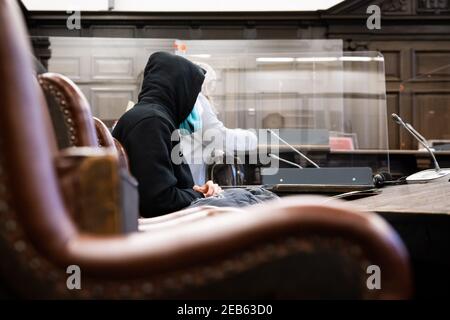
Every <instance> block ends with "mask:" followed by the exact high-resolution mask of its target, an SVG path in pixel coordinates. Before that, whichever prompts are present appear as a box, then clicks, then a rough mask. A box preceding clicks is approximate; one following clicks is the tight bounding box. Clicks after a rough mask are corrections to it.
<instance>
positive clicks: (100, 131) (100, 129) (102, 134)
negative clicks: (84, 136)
mask: <svg viewBox="0 0 450 320" xmlns="http://www.w3.org/2000/svg"><path fill="white" fill-rule="evenodd" d="M94 123H95V130H96V131H97V137H98V144H99V145H100V146H101V147H106V148H115V149H116V151H117V156H118V157H119V163H120V166H121V168H126V169H127V170H128V172H129V171H130V166H129V162H128V156H127V153H126V151H125V149H124V148H123V146H122V145H121V144H120V142H119V141H118V140H117V139H115V138H113V136H112V135H111V132H110V131H109V129H108V127H106V125H105V124H104V123H103V121H102V120H100V119H98V118H96V117H94Z"/></svg>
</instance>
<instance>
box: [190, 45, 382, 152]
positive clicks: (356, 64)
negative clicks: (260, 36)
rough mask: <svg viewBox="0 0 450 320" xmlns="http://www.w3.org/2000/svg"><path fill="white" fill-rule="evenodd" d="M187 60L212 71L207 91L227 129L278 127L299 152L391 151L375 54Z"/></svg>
mask: <svg viewBox="0 0 450 320" xmlns="http://www.w3.org/2000/svg"><path fill="white" fill-rule="evenodd" d="M185 56H186V57H187V58H189V59H191V60H193V61H195V62H197V63H199V64H200V65H206V66H208V67H210V68H211V70H214V71H213V73H214V75H213V76H212V77H210V78H209V79H207V83H206V88H205V89H206V92H205V93H206V94H207V95H208V98H209V99H210V101H211V102H212V104H213V105H214V107H215V109H216V110H217V113H218V116H219V117H220V119H221V120H222V121H223V122H224V124H225V125H226V126H227V127H229V128H247V129H250V128H254V129H278V130H280V133H281V135H282V136H283V137H284V138H286V139H285V140H287V141H288V142H289V143H292V144H293V145H295V146H303V147H304V148H312V149H314V148H330V150H342V151H343V150H347V151H351V150H386V149H388V135H387V128H386V127H387V114H386V89H385V76H384V59H383V57H382V56H381V55H380V54H379V53H377V52H331V51H330V52H323V51H322V52H303V53H296V54H292V53H284V54H281V53H276V54H273V53H272V54H271V53H265V54H261V53H243V54H242V53H241V54H239V53H236V54H234V55H232V56H230V55H228V54H224V55H222V54H212V55H201V54H198V55H185Z"/></svg>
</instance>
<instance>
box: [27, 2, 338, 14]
mask: <svg viewBox="0 0 450 320" xmlns="http://www.w3.org/2000/svg"><path fill="white" fill-rule="evenodd" d="M22 2H23V3H24V4H25V7H26V8H27V9H28V10H30V11H69V10H70V11H71V10H79V11H107V10H108V8H109V5H110V4H111V3H113V4H114V9H113V11H120V12H177V11H178V12H208V11H211V12H239V11H316V10H324V9H328V8H330V7H332V6H334V5H336V4H338V3H340V2H343V0H247V1H245V0H157V1H154V0H147V1H144V0H57V1H56V0H22Z"/></svg>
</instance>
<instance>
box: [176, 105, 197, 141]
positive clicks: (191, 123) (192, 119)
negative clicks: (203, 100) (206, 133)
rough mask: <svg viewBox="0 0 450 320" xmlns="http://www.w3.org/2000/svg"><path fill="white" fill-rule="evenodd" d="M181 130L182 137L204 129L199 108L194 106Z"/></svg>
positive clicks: (181, 125)
mask: <svg viewBox="0 0 450 320" xmlns="http://www.w3.org/2000/svg"><path fill="white" fill-rule="evenodd" d="M179 128H180V133H181V135H184V136H187V135H190V134H193V133H194V132H196V131H198V130H200V129H201V128H202V118H201V117H200V112H198V109H197V107H195V106H194V108H193V109H192V112H191V113H190V114H189V115H188V116H187V118H186V119H185V120H184V121H183V122H182V123H181V124H180V127H179Z"/></svg>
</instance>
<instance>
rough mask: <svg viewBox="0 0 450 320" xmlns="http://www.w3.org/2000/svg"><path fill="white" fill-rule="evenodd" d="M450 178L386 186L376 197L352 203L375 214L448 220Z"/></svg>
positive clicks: (449, 216) (449, 217)
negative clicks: (419, 215)
mask: <svg viewBox="0 0 450 320" xmlns="http://www.w3.org/2000/svg"><path fill="white" fill-rule="evenodd" d="M449 179H450V177H449V176H447V177H443V178H440V179H438V180H435V181H432V182H428V183H420V184H405V185H397V186H388V187H385V188H383V189H382V190H381V193H380V194H378V195H374V196H370V197H367V198H362V199H358V200H355V201H352V203H354V204H356V205H358V206H360V207H361V208H362V209H363V210H367V211H373V212H377V213H391V214H396V213H403V214H431V215H434V216H436V215H446V216H447V217H446V218H448V219H450V182H449Z"/></svg>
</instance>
